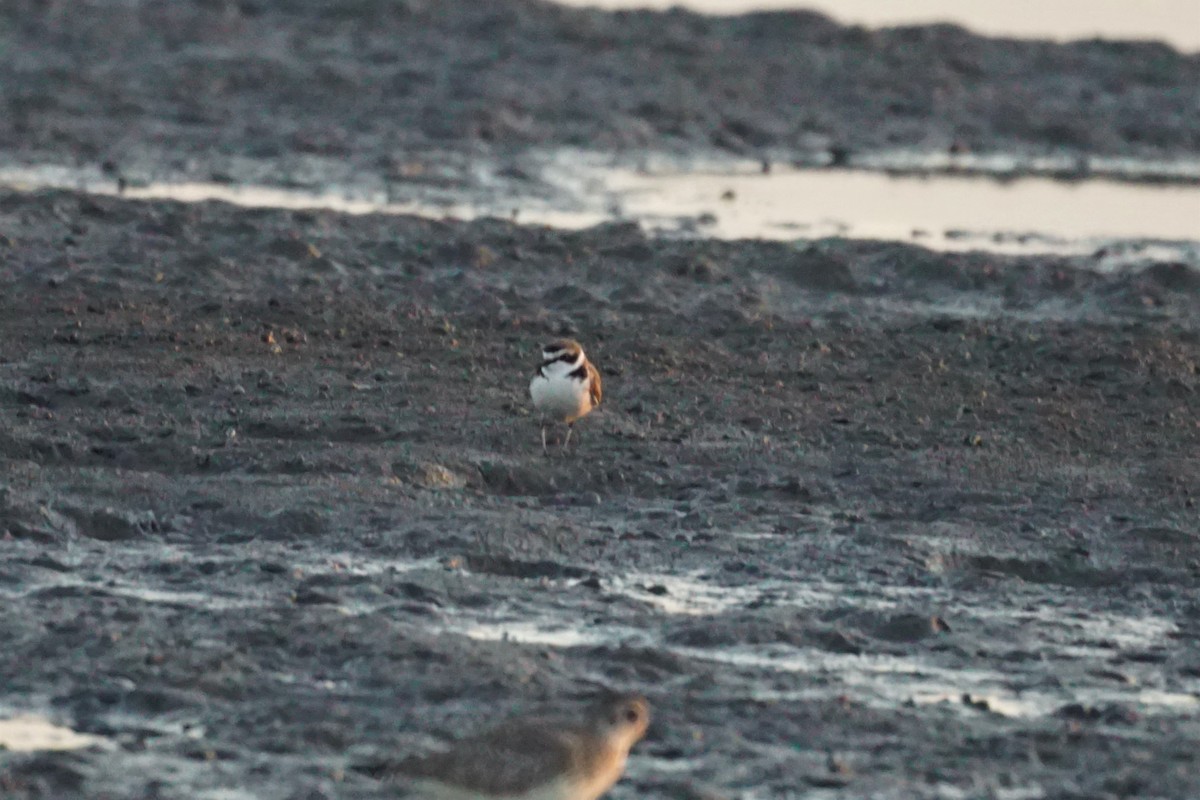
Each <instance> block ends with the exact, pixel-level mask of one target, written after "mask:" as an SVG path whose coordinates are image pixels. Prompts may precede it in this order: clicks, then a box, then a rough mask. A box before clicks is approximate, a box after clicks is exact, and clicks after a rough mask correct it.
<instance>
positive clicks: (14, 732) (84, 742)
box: [0, 714, 107, 752]
mask: <svg viewBox="0 0 1200 800" xmlns="http://www.w3.org/2000/svg"><path fill="white" fill-rule="evenodd" d="M105 744H107V740H106V739H104V738H102V737H99V736H91V735H89V734H83V733H77V732H76V731H73V730H71V729H70V728H64V727H63V726H61V725H55V724H54V723H53V722H51V721H50V720H48V719H45V718H44V717H39V716H37V715H34V714H18V715H15V716H12V717H9V718H7V719H3V718H0V750H10V751H13V752H33V751H36V750H81V749H83V748H85V747H95V746H101V745H105Z"/></svg>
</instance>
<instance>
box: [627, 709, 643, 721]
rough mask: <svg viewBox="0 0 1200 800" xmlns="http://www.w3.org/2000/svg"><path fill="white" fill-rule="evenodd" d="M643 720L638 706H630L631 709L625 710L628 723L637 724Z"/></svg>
mask: <svg viewBox="0 0 1200 800" xmlns="http://www.w3.org/2000/svg"><path fill="white" fill-rule="evenodd" d="M641 718H642V712H640V711H638V709H637V706H630V707H629V708H627V709H625V721H626V722H637V721H638V720H639V719H641Z"/></svg>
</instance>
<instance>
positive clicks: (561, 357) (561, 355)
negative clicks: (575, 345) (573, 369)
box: [542, 353, 575, 367]
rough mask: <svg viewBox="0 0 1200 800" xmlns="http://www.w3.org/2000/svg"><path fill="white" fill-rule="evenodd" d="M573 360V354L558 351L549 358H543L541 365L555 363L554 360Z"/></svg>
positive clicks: (545, 365) (546, 365)
mask: <svg viewBox="0 0 1200 800" xmlns="http://www.w3.org/2000/svg"><path fill="white" fill-rule="evenodd" d="M574 360H575V356H574V355H573V354H571V353H559V354H558V355H556V356H552V357H550V358H543V360H542V366H543V367H548V366H550V365H551V364H553V363H555V362H556V361H574Z"/></svg>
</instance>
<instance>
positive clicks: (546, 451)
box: [542, 417, 550, 456]
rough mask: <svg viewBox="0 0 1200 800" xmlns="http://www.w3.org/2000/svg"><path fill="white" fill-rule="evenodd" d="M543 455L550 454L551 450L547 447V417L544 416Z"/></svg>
mask: <svg viewBox="0 0 1200 800" xmlns="http://www.w3.org/2000/svg"><path fill="white" fill-rule="evenodd" d="M542 455H544V456H549V455H550V450H549V448H547V447H546V418H545V417H542Z"/></svg>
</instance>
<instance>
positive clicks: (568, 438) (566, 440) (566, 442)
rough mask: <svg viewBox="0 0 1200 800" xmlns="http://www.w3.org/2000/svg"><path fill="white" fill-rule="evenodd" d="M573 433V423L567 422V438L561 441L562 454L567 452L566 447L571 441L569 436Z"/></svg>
mask: <svg viewBox="0 0 1200 800" xmlns="http://www.w3.org/2000/svg"><path fill="white" fill-rule="evenodd" d="M574 432H575V423H574V422H568V423H567V438H566V439H563V443H562V449H563V452H564V453H565V452H567V445H568V444H569V443H570V441H571V434H572V433H574Z"/></svg>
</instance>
